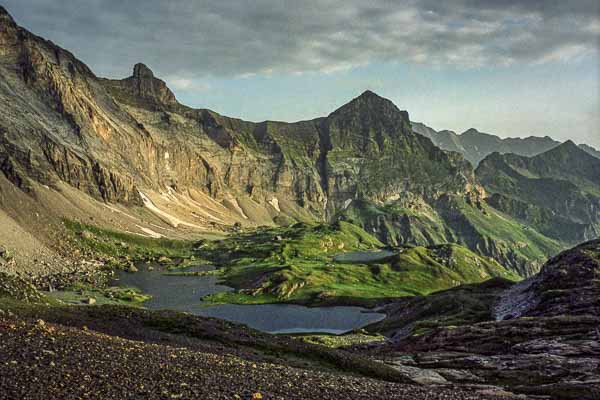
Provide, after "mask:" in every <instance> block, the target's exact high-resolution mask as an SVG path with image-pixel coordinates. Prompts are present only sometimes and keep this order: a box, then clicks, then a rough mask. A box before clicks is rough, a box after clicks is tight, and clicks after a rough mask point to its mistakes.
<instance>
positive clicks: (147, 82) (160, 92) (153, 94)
mask: <svg viewBox="0 0 600 400" xmlns="http://www.w3.org/2000/svg"><path fill="white" fill-rule="evenodd" d="M123 82H128V85H129V86H131V88H130V89H129V90H130V91H132V92H133V94H134V95H135V96H137V97H140V98H144V99H146V100H151V101H152V102H154V103H158V104H164V105H171V104H176V103H177V99H176V98H175V95H174V94H173V92H171V90H170V89H169V88H168V87H167V84H166V83H165V82H164V81H162V80H160V79H158V78H156V77H155V76H154V72H152V70H151V69H150V68H148V67H147V66H146V64H143V63H137V64H135V65H134V67H133V75H132V76H131V77H129V78H127V79H125V80H124V81H123Z"/></svg>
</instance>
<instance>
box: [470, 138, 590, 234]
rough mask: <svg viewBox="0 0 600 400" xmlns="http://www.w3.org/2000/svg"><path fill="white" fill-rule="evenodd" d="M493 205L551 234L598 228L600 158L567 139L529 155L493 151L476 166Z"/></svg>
mask: <svg viewBox="0 0 600 400" xmlns="http://www.w3.org/2000/svg"><path fill="white" fill-rule="evenodd" d="M476 174H477V177H478V178H479V180H480V181H481V182H482V184H483V185H484V187H485V188H486V190H487V192H488V194H489V195H490V197H489V198H488V199H487V202H488V203H489V204H491V205H492V206H494V207H495V208H497V209H499V210H501V211H503V212H505V213H507V214H509V215H512V216H513V217H515V218H517V219H519V220H521V221H523V222H525V223H527V224H529V225H530V226H533V227H535V228H536V229H537V230H539V231H540V232H542V233H544V234H546V235H547V236H550V237H553V238H555V239H559V240H563V241H567V242H571V243H577V242H581V241H585V240H591V239H593V238H596V237H598V234H599V233H600V159H598V158H595V157H593V156H591V155H590V154H588V153H587V152H586V151H584V150H582V149H581V148H580V147H579V146H577V145H576V144H575V143H573V142H572V141H567V142H565V143H563V144H561V145H559V146H557V147H555V148H553V149H552V150H549V151H547V152H545V153H542V154H539V155H537V156H535V157H523V156H517V155H514V154H504V155H502V154H500V153H493V154H491V155H489V156H488V157H486V158H485V159H484V160H483V161H482V162H481V163H480V164H479V167H478V168H477V170H476Z"/></svg>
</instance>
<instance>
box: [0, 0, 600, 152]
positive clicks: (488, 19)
mask: <svg viewBox="0 0 600 400" xmlns="http://www.w3.org/2000/svg"><path fill="white" fill-rule="evenodd" d="M0 5H3V6H5V7H6V9H7V10H8V11H9V13H11V14H12V16H13V17H14V18H15V20H16V21H17V23H19V24H20V25H22V26H24V27H25V28H27V29H29V30H31V31H32V32H34V33H36V34H38V35H40V36H43V37H45V38H47V39H50V40H52V41H53V42H55V43H57V44H58V45H60V46H62V47H64V48H66V49H68V50H70V51H71V52H73V53H74V54H75V55H76V56H77V57H78V58H80V59H81V60H82V61H84V62H85V63H86V64H88V65H89V66H90V67H91V68H92V70H93V71H94V72H95V73H96V74H97V75H99V76H105V77H112V78H123V77H127V76H129V75H131V71H132V69H133V65H134V64H135V63H138V62H143V63H145V64H146V65H147V66H148V67H150V68H151V69H152V70H153V71H154V73H155V75H156V76H157V77H160V78H161V79H163V80H165V81H166V82H167V84H168V85H169V87H170V88H171V89H172V90H173V91H174V93H175V94H176V96H177V98H178V99H179V101H180V102H182V103H184V104H187V105H189V106H193V107H198V108H210V109H212V110H214V111H217V112H219V113H222V114H224V115H228V116H232V117H239V118H243V119H247V120H251V121H263V120H267V119H269V120H280V121H297V120H304V119H312V118H315V117H318V116H325V115H327V114H329V113H330V112H332V111H333V110H335V109H336V108H337V107H339V106H341V105H343V104H345V103H347V102H348V101H349V100H351V99H352V98H354V97H356V96H358V95H359V94H360V93H362V92H363V91H365V90H367V89H368V90H372V91H374V92H376V93H378V94H379V95H381V96H383V97H386V98H389V99H390V100H392V101H393V102H394V103H395V104H396V105H397V106H398V107H399V108H400V109H403V110H408V112H409V114H410V117H411V120H413V121H419V122H423V123H425V124H427V125H429V126H431V127H433V128H434V129H436V130H442V129H450V130H454V131H456V132H459V133H460V132H463V131H465V130H467V129H468V128H471V127H474V128H476V129H478V130H480V131H482V132H488V133H493V134H496V135H499V136H502V137H509V136H510V137H525V136H530V135H535V136H546V135H548V136H551V137H553V138H555V139H557V140H560V141H564V140H567V139H571V140H574V141H575V142H577V143H588V144H591V145H594V146H596V147H599V148H600V54H599V53H600V1H598V0H570V1H566V0H560V1H558V0H522V1H516V0H444V1H438V0H422V1H417V0H405V1H403V0H396V1H393V0H304V1H303V0H279V1H277V0H269V1H267V0H253V1H248V0H215V1H202V0H169V1H165V0H143V1H134V0H0Z"/></svg>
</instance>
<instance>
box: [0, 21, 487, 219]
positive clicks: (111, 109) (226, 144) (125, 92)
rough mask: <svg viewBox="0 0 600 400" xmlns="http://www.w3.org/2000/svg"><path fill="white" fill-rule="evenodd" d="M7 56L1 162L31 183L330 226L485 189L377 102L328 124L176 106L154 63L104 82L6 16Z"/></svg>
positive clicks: (368, 97)
mask: <svg viewBox="0 0 600 400" xmlns="http://www.w3.org/2000/svg"><path fill="white" fill-rule="evenodd" d="M0 47H1V50H0V51H1V52H2V53H1V54H2V64H1V69H0V74H2V92H1V94H2V98H3V103H4V104H6V106H7V107H6V108H5V109H4V111H3V112H2V115H1V120H0V126H1V127H2V142H1V143H2V146H3V147H4V151H3V152H2V154H3V159H2V165H3V170H4V171H5V173H6V175H7V176H9V177H11V179H12V180H13V181H14V182H15V183H19V184H20V185H26V182H27V180H28V179H29V178H33V179H39V180H41V181H43V182H44V183H49V184H51V183H52V180H53V179H60V180H62V181H65V182H68V183H69V184H71V185H72V186H74V187H76V188H78V189H81V190H84V191H85V192H87V193H89V194H91V195H93V196H95V197H98V198H101V199H103V200H106V201H110V202H126V203H137V204H142V203H141V201H140V196H139V194H138V191H142V192H143V191H145V190H151V191H156V192H164V191H166V190H175V191H178V192H181V193H185V192H186V191H187V190H190V189H194V190H199V191H201V192H204V193H206V194H208V195H209V196H211V197H213V198H215V199H216V200H217V201H223V200H225V199H230V200H231V201H232V203H236V202H237V203H238V204H239V203H240V201H241V200H242V199H241V198H244V201H246V202H252V203H251V204H252V206H255V207H257V208H259V209H260V210H261V211H260V212H259V213H258V214H260V215H261V216H262V217H260V218H259V217H255V219H259V220H260V221H256V222H257V223H264V222H269V220H272V219H273V218H274V217H276V216H277V215H278V214H283V216H284V217H286V218H288V217H291V218H293V219H301V218H314V219H328V218H331V217H332V216H334V215H335V214H336V213H337V212H338V211H339V210H341V209H342V208H343V207H344V204H346V205H347V202H348V201H352V200H354V199H357V198H366V199H370V200H373V201H378V202H383V201H386V200H388V199H390V198H395V197H399V196H401V194H402V193H404V192H406V191H411V192H415V193H418V194H419V195H421V196H423V197H426V198H434V197H436V196H437V195H439V193H442V192H444V191H447V190H453V191H456V192H468V191H469V190H471V189H470V188H471V187H473V186H475V183H474V177H473V171H472V170H471V169H470V168H469V167H468V166H467V165H466V164H465V163H464V162H463V161H462V160H459V159H456V158H455V157H452V156H449V155H447V154H446V153H444V152H442V151H440V150H439V149H437V148H436V147H435V146H433V144H431V142H430V141H428V140H425V139H423V138H422V137H420V136H417V135H415V134H414V133H413V132H412V130H411V127H410V121H409V118H408V114H407V113H406V112H401V111H400V110H398V109H397V108H396V106H395V105H393V104H392V103H391V102H390V101H388V100H385V99H382V98H380V97H379V96H377V95H375V94H374V93H371V92H367V93H365V94H363V95H361V96H360V97H358V98H357V99H355V100H353V101H352V102H350V103H349V104H347V105H346V106H344V107H341V108H340V109H339V110H337V111H335V112H334V113H332V114H331V115H330V116H328V117H326V118H319V119H315V120H313V121H308V122H300V123H293V124H286V123H277V122H264V123H259V124H256V123H250V122H245V121H241V120H237V119H232V118H227V117H223V116H221V115H218V114H216V113H214V112H212V111H209V110H195V109H190V108H188V107H185V106H183V105H181V104H179V103H178V102H177V100H176V98H175V96H174V95H173V93H172V92H171V91H170V90H169V88H168V87H167V86H166V84H165V83H164V82H163V81H161V80H160V79H158V78H156V77H155V76H154V74H153V73H152V71H150V70H149V69H148V68H147V67H146V66H145V65H143V64H137V65H136V66H135V67H134V71H133V75H132V76H131V77H129V78H126V79H123V80H107V79H99V78H97V77H96V76H95V75H94V74H93V73H92V72H91V71H90V70H89V68H87V67H86V66H85V65H84V64H83V63H81V62H79V61H78V60H77V59H75V57H73V55H72V54H70V53H68V52H67V51H65V50H63V49H61V48H59V47H58V46H56V45H54V44H52V43H51V42H48V41H45V40H43V39H41V38H38V37H36V36H34V35H32V34H31V33H29V32H27V31H25V30H24V29H22V28H20V27H18V26H17V25H16V24H15V23H14V22H13V21H12V19H11V18H10V17H9V16H8V14H6V13H3V16H2V25H1V31H0ZM15 94H17V95H18V97H19V100H20V101H17V102H15V101H14V99H13V98H14V95H15ZM11 103H12V104H11ZM24 111H29V112H24ZM40 117H41V118H40ZM9 149H10V150H9ZM244 201H242V202H244ZM241 208H244V207H243V206H242V207H241ZM246 208H250V206H248V207H246ZM243 214H246V213H239V215H238V216H239V217H240V219H242V220H243V219H245V218H243V216H242V215H243ZM246 217H248V215H246ZM248 219H252V218H251V217H249V218H248Z"/></svg>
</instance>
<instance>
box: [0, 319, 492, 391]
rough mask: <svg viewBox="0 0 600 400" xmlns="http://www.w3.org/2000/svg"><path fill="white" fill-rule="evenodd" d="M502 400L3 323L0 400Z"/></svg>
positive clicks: (32, 324)
mask: <svg viewBox="0 0 600 400" xmlns="http://www.w3.org/2000/svg"><path fill="white" fill-rule="evenodd" d="M201 398H210V399H257V400H258V399H320V400H321V399H322V400H325V399H335V400H341V399H413V400H419V399H429V400H434V399H456V400H461V399H473V400H475V399H499V398H502V397H498V396H496V395H492V394H489V393H488V394H486V392H485V390H483V389H481V390H479V391H476V390H467V389H457V388H438V387H424V386H414V385H406V384H395V383H388V382H383V381H378V380H374V379H368V378H360V377H354V376H349V375H341V374H336V373H332V372H323V371H316V370H308V369H300V368H292V367H287V366H282V365H276V364H270V363H261V362H256V363H255V362H253V361H246V360H244V359H241V358H238V357H236V356H233V355H219V354H214V353H204V352H199V351H194V350H192V349H189V348H177V347H172V346H169V345H162V344H152V343H146V342H142V341H133V340H127V339H122V338H119V337H114V336H108V335H105V334H101V333H98V332H95V331H91V330H88V329H87V328H85V327H84V328H83V329H81V328H73V327H66V326H63V325H56V324H50V323H46V322H44V321H42V320H39V321H36V322H33V321H25V320H22V319H18V318H16V317H14V316H6V315H5V316H0V399H7V400H8V399H11V400H13V399H44V400H47V399H119V400H121V399H201Z"/></svg>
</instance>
